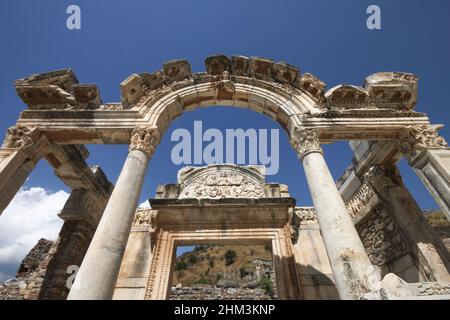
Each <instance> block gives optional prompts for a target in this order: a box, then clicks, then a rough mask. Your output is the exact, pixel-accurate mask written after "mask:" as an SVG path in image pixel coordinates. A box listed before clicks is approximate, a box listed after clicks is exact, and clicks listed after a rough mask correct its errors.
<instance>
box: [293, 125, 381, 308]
mask: <svg viewBox="0 0 450 320" xmlns="http://www.w3.org/2000/svg"><path fill="white" fill-rule="evenodd" d="M291 144H292V146H293V147H294V149H295V150H296V152H297V155H298V157H299V158H300V159H301V160H302V162H303V168H304V170H305V174H306V179H307V182H308V186H309V190H310V192H311V196H312V200H313V203H314V207H315V209H316V215H317V219H318V220H319V226H320V230H321V233H322V237H323V240H324V244H325V247H326V251H327V254H328V258H329V260H330V264H331V269H332V270H333V275H334V279H335V281H336V288H337V290H338V292H339V296H340V298H341V299H357V298H359V297H361V295H363V294H364V293H366V292H368V291H369V284H368V279H367V275H368V274H367V273H368V272H370V271H372V268H371V263H370V260H369V257H368V256H367V253H366V251H365V249H364V246H363V244H362V242H361V239H360V238H359V235H358V233H357V231H356V229H355V226H354V224H353V221H352V219H351V217H350V215H349V214H348V212H347V209H346V207H345V204H344V201H343V200H342V197H341V195H340V194H339V191H338V189H337V187H336V184H335V182H334V180H333V177H332V176H331V173H330V171H329V169H328V167H327V164H326V162H325V159H324V158H323V151H322V148H321V146H320V142H319V139H318V137H317V132H316V130H315V129H303V130H301V129H299V128H296V129H295V131H294V132H293V134H292V135H291ZM374 277H375V279H374V280H375V281H378V280H379V279H378V278H377V276H376V275H375V276H374Z"/></svg>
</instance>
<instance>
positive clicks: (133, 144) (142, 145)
mask: <svg viewBox="0 0 450 320" xmlns="http://www.w3.org/2000/svg"><path fill="white" fill-rule="evenodd" d="M159 140H160V136H159V131H158V128H156V127H137V128H134V130H133V132H132V133H131V139H130V147H129V151H132V150H140V151H142V152H144V153H145V154H146V155H147V157H148V158H151V157H152V155H153V152H155V149H156V146H157V145H158V144H159Z"/></svg>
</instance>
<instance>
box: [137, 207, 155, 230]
mask: <svg viewBox="0 0 450 320" xmlns="http://www.w3.org/2000/svg"><path fill="white" fill-rule="evenodd" d="M157 213H158V210H152V209H143V208H138V209H137V210H136V215H135V216H134V220H133V227H135V226H153V227H155V224H156V215H157Z"/></svg>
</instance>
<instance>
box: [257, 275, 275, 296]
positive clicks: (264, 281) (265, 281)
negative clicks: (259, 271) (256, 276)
mask: <svg viewBox="0 0 450 320" xmlns="http://www.w3.org/2000/svg"><path fill="white" fill-rule="evenodd" d="M258 285H259V287H260V288H262V289H264V290H266V292H267V294H269V295H273V284H272V280H270V278H268V277H266V276H263V277H261V279H260V280H259V282H258Z"/></svg>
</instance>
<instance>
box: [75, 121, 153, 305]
mask: <svg viewBox="0 0 450 320" xmlns="http://www.w3.org/2000/svg"><path fill="white" fill-rule="evenodd" d="M158 143H159V134H158V129H157V128H156V127H148V128H136V129H134V130H133V132H132V134H131V143H130V148H129V153H128V156H127V159H126V161H125V164H124V165H123V168H122V171H121V173H120V176H119V179H118V180H117V183H116V186H115V188H114V190H113V192H112V194H111V197H110V199H109V202H108V204H107V206H106V208H105V211H104V212H103V216H102V218H101V220H100V223H99V225H98V227H97V230H96V232H95V234H94V237H93V239H92V242H91V245H90V246H89V249H88V251H87V253H86V255H85V257H84V260H83V262H82V264H81V267H80V269H79V271H78V273H77V276H76V278H75V282H74V284H73V286H72V289H71V290H70V293H69V296H68V299H70V300H76V299H89V300H91V299H97V300H98V299H111V298H112V295H113V291H114V286H115V284H116V281H117V277H118V274H119V269H120V265H121V262H122V257H123V254H124V251H125V247H126V244H127V240H128V237H129V234H130V230H131V225H132V222H133V217H134V214H135V211H136V207H137V204H138V200H139V195H140V192H141V188H142V184H143V182H144V177H145V173H146V169H147V164H148V161H149V160H150V158H151V156H152V155H153V152H154V150H155V148H156V145H157V144H158Z"/></svg>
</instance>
